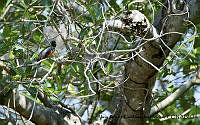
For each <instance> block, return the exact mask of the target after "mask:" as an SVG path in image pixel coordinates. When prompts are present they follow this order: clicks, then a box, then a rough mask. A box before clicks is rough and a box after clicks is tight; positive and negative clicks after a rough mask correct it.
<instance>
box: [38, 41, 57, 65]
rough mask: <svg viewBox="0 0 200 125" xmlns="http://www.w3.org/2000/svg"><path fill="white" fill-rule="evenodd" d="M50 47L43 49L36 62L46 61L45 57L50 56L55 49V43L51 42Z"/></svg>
mask: <svg viewBox="0 0 200 125" xmlns="http://www.w3.org/2000/svg"><path fill="white" fill-rule="evenodd" d="M50 43H51V45H50V46H48V47H46V48H45V49H43V50H42V51H41V52H40V53H39V55H38V59H37V61H40V60H42V59H46V58H47V57H49V56H51V55H52V54H53V52H54V51H55V48H56V41H51V42H50Z"/></svg>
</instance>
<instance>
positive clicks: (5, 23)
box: [0, 0, 200, 125]
mask: <svg viewBox="0 0 200 125" xmlns="http://www.w3.org/2000/svg"><path fill="white" fill-rule="evenodd" d="M62 2H63V3H67V2H69V1H67V0H63V1H62ZM78 2H80V3H81V5H83V6H84V7H85V8H86V9H87V11H88V13H89V16H84V14H82V15H80V14H78V13H77V12H76V11H75V10H72V11H71V12H70V13H68V16H69V17H64V15H63V13H62V12H61V11H60V10H59V9H58V8H56V7H55V6H54V5H55V4H56V0H55V1H51V0H18V1H12V0H8V1H3V2H2V3H0V8H1V9H0V15H3V14H4V13H6V16H3V18H0V19H1V20H0V21H1V22H0V50H1V51H0V56H4V57H5V55H8V58H6V59H1V60H2V61H3V63H4V64H6V66H8V67H10V68H11V69H12V70H13V71H12V72H11V73H9V72H8V73H9V75H5V74H3V72H2V71H3V68H2V67H0V71H1V72H0V73H1V74H0V79H1V80H0V85H3V84H5V83H6V84H7V85H6V87H8V88H11V89H14V88H15V89H16V90H20V89H21V90H22V91H23V94H25V95H26V96H28V97H30V98H31V99H33V100H34V99H35V98H36V97H37V94H36V93H37V90H40V91H41V92H43V93H45V94H46V95H48V97H49V98H50V99H52V100H53V102H54V103H55V104H58V103H59V102H67V101H69V102H70V101H72V102H71V103H69V105H70V106H71V107H72V108H74V109H75V110H76V111H77V110H79V109H80V107H81V106H82V102H83V101H84V102H87V104H88V106H89V105H92V103H93V102H94V101H96V102H97V108H96V110H95V112H94V114H93V116H92V118H91V119H97V118H98V117H99V115H100V114H101V113H102V112H104V111H105V110H109V108H110V107H109V105H106V106H105V103H108V104H110V102H111V99H112V96H113V90H114V88H115V87H116V85H118V82H119V81H118V79H117V78H121V77H116V76H120V75H123V69H124V67H123V64H124V63H125V62H127V61H126V60H127V59H128V54H129V52H128V51H125V52H115V53H112V52H111V51H114V50H117V51H118V50H129V49H130V48H131V47H133V44H134V43H135V39H134V38H133V37H132V36H129V35H126V34H122V35H124V36H125V37H124V38H125V39H126V40H127V41H128V42H129V43H127V42H124V41H125V40H124V38H122V37H121V36H120V35H119V34H117V33H115V32H108V31H104V30H102V29H101V28H100V26H102V22H103V21H105V20H106V19H110V18H113V17H115V18H120V16H121V14H122V13H123V12H125V11H127V10H132V9H138V10H140V11H141V12H142V13H144V14H145V15H146V16H147V18H148V19H149V20H150V22H151V23H152V22H153V21H154V18H155V15H156V14H157V13H158V10H159V8H160V7H161V6H162V5H161V4H160V3H159V2H162V1H161V0H160V1H159V0H157V1H155V2H151V4H149V2H139V3H134V4H130V3H131V2H132V0H123V1H122V3H121V4H118V3H117V2H116V1H115V0H110V1H109V2H108V3H109V4H106V3H103V4H104V5H102V3H101V2H100V1H99V2H97V1H93V0H86V1H83V0H78ZM10 5H11V7H10V10H9V12H6V9H7V8H8V7H9V6H10ZM104 6H105V7H104ZM109 6H110V7H109ZM68 9H69V10H70V8H68ZM46 13H48V14H47V15H45V14H46ZM151 13H152V14H151ZM66 18H67V19H66ZM68 18H70V19H68ZM60 23H64V24H65V27H66V29H67V33H66V36H76V37H77V38H78V39H79V40H81V42H76V41H73V40H71V41H67V40H64V42H65V45H66V48H67V49H68V48H71V49H70V50H68V53H67V56H64V59H67V60H72V61H69V62H67V63H66V64H63V65H62V66H61V71H59V70H58V66H59V63H57V61H55V58H56V59H57V58H59V57H61V55H62V53H59V52H55V53H54V54H53V55H52V56H51V57H50V58H48V59H47V60H44V61H42V63H41V65H31V66H30V64H34V63H35V62H36V60H37V56H38V50H39V49H40V48H45V47H46V46H48V45H49V43H48V42H47V44H45V42H46V41H49V40H50V39H49V38H48V36H45V33H44V29H43V28H44V27H45V26H52V27H59V24H60ZM188 32H189V31H188ZM190 32H195V31H194V29H191V31H190ZM184 37H185V36H184ZM184 37H183V39H184ZM196 39H197V40H199V39H198V35H197V34H195V33H194V35H192V36H190V37H189V38H188V39H187V40H186V41H184V42H180V43H178V44H177V45H176V47H175V48H174V49H173V51H178V52H177V53H176V54H177V56H178V57H180V58H181V61H180V60H178V59H177V60H173V58H175V57H174V55H173V54H170V55H169V57H168V58H167V59H166V60H165V63H167V66H166V67H163V68H162V70H161V72H160V73H158V74H157V78H158V79H159V80H161V81H164V83H163V84H164V85H165V86H168V87H166V90H163V91H162V90H161V89H160V90H159V91H157V93H156V96H155V99H154V100H156V102H154V104H156V103H158V102H160V101H161V100H163V99H164V98H166V97H167V96H169V95H170V94H171V93H173V92H174V91H175V90H176V89H177V86H176V85H175V83H174V82H173V81H170V80H168V79H166V78H167V77H169V75H173V76H174V77H175V78H177V77H180V76H178V75H177V74H178V73H182V74H183V75H184V77H181V79H182V80H184V81H186V80H187V79H188V78H190V76H191V74H192V73H194V72H195V71H196V69H197V67H198V66H199V60H200V47H199V45H198V44H197V40H196ZM61 41H62V40H61ZM194 41H195V46H194V48H192V49H191V50H190V49H188V46H190V45H191V44H193V42H194ZM130 42H132V43H130ZM180 44H181V47H180ZM57 49H59V48H57ZM88 51H89V52H91V53H89V52H88ZM109 51H110V52H109ZM188 51H191V52H189V53H188ZM106 52H107V53H106ZM98 54H99V55H98ZM97 55H98V56H97ZM54 63H56V64H55V65H54ZM174 67H176V70H174ZM50 69H52V71H50ZM37 70H39V71H38V73H37V74H36V71H37ZM49 71H50V73H49V74H48V77H45V75H46V74H47V73H48V72H49ZM35 74H36V75H35ZM43 78H45V79H44V80H43ZM88 83H90V84H88ZM90 86H91V88H90ZM178 86H180V84H179V85H178ZM36 89H37V90H36ZM92 90H93V91H95V92H96V93H97V94H94V93H93V92H92ZM195 91H196V89H195V88H192V89H190V90H189V91H188V92H187V93H185V95H184V96H183V97H182V98H179V99H178V100H177V101H176V102H175V103H173V104H172V105H171V106H169V107H168V108H167V109H165V110H164V111H162V115H164V116H168V115H172V114H173V115H176V114H181V113H182V112H184V111H185V110H187V109H190V108H191V109H192V110H191V113H190V114H191V115H192V112H194V111H199V107H196V106H195V104H194V103H195V98H194V92H195ZM1 92H2V91H1ZM93 94H94V95H93ZM91 95H93V96H91ZM76 97H86V98H81V99H79V100H78V103H77V104H74V103H73V101H74V100H75V99H76ZM37 102H38V103H41V102H40V101H39V100H37ZM65 104H67V103H65ZM89 112H91V111H90V110H89ZM174 113H175V114H174ZM198 113H199V112H198ZM149 122H151V124H152V125H153V124H156V125H157V124H158V122H160V119H150V120H149ZM176 122H179V124H185V125H187V124H197V123H198V119H197V120H195V119H187V120H184V121H182V120H180V119H169V120H166V121H164V122H163V123H166V124H171V125H173V124H176ZM1 123H2V124H7V121H6V120H0V124H1ZM160 124H161V123H160ZM176 125H177V124H176Z"/></svg>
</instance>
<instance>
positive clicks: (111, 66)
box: [107, 63, 113, 73]
mask: <svg viewBox="0 0 200 125" xmlns="http://www.w3.org/2000/svg"><path fill="white" fill-rule="evenodd" d="M112 69H113V63H108V65H107V72H108V73H111V72H112Z"/></svg>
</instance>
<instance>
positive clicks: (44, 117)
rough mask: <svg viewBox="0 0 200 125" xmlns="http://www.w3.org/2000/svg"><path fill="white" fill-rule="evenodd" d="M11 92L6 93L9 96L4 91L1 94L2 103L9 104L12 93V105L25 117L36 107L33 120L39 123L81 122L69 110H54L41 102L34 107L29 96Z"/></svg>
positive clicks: (46, 124) (54, 124)
mask: <svg viewBox="0 0 200 125" xmlns="http://www.w3.org/2000/svg"><path fill="white" fill-rule="evenodd" d="M9 93H10V94H6V95H7V96H5V95H4V94H2V93H1V94H0V98H1V100H0V104H1V105H7V104H8V102H9V99H8V95H10V97H11V98H10V107H11V108H13V109H15V110H16V111H17V112H19V113H20V114H21V115H22V116H24V117H25V118H29V116H30V114H31V111H32V108H34V112H33V116H32V118H31V121H32V122H34V123H36V124H38V125H58V124H62V125H72V124H75V122H76V123H79V124H81V122H80V120H79V118H78V117H76V116H74V115H72V114H71V113H69V112H67V111H66V112H63V110H59V109H58V108H57V109H56V110H54V109H51V108H48V107H45V106H43V105H41V104H35V107H34V101H33V100H31V99H29V98H28V97H26V96H24V95H22V94H20V93H16V94H15V95H14V96H13V95H12V92H11V91H10V92H9ZM13 100H14V101H13Z"/></svg>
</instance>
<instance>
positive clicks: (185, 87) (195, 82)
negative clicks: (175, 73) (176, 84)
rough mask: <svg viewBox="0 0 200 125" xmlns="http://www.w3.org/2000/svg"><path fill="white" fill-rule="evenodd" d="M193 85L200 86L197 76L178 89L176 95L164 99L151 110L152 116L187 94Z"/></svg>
mask: <svg viewBox="0 0 200 125" xmlns="http://www.w3.org/2000/svg"><path fill="white" fill-rule="evenodd" d="M193 85H200V79H199V78H198V77H197V76H195V77H193V78H192V79H190V80H188V81H187V82H186V83H185V84H184V85H183V86H181V87H180V88H179V89H177V90H176V91H175V92H174V93H172V94H171V95H170V96H168V97H167V98H166V99H164V100H163V101H162V102H160V103H159V104H156V105H155V106H153V107H152V108H151V111H150V116H153V115H155V114H156V113H158V112H160V111H162V110H164V109H165V108H167V107H168V106H169V105H171V104H172V103H173V102H174V101H175V100H176V99H177V98H179V97H180V96H182V95H183V93H184V92H186V91H187V90H188V89H189V88H190V87H191V86H193Z"/></svg>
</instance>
